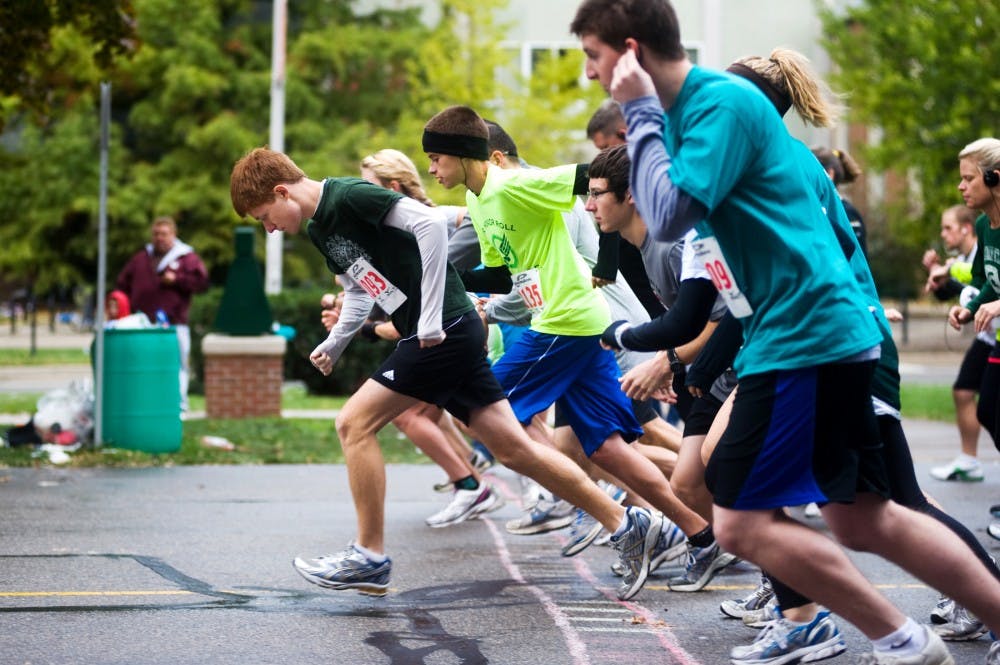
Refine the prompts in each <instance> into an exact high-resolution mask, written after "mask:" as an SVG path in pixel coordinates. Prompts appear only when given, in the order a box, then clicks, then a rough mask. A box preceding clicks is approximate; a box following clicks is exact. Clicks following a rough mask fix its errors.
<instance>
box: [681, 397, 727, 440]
mask: <svg viewBox="0 0 1000 665" xmlns="http://www.w3.org/2000/svg"><path fill="white" fill-rule="evenodd" d="M721 408H722V402H720V401H719V400H718V398H716V397H715V396H714V395H712V394H710V393H705V394H704V395H702V396H701V397H695V398H694V401H693V402H692V403H691V410H690V411H688V417H687V418H685V419H684V436H685V437H689V436H704V435H706V434H708V430H709V428H711V427H712V422H713V421H714V420H715V415H716V414H717V413H718V412H719V409H721Z"/></svg>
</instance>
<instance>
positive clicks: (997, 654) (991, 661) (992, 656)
mask: <svg viewBox="0 0 1000 665" xmlns="http://www.w3.org/2000/svg"><path fill="white" fill-rule="evenodd" d="M986 665H1000V640H997V641H996V642H994V643H993V644H992V645H991V646H990V650H989V652H988V653H987V654H986Z"/></svg>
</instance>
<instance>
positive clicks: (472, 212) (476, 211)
mask: <svg viewBox="0 0 1000 665" xmlns="http://www.w3.org/2000/svg"><path fill="white" fill-rule="evenodd" d="M576 171H577V167H576V165H575V164H571V165H566V166H558V167H555V168H551V169H515V170H505V169H500V168H497V167H490V169H489V171H488V172H487V175H486V183H485V184H484V185H483V189H482V191H481V192H480V193H479V195H478V196H477V195H475V194H474V193H473V192H471V191H470V192H468V193H467V194H466V203H467V205H468V208H469V216H470V217H471V219H472V223H473V225H474V226H475V228H476V234H477V235H478V236H479V243H480V246H481V250H482V257H483V264H484V265H486V266H488V267H496V266H502V265H505V266H507V267H508V268H509V269H510V272H511V275H512V276H513V277H514V279H515V288H516V287H517V284H518V281H517V280H518V279H519V278H518V275H520V274H522V273H527V274H526V275H525V276H529V275H533V274H534V273H533V272H532V271H533V270H537V271H538V273H537V275H538V282H539V284H538V290H539V292H540V293H538V294H536V295H539V296H540V301H536V302H541V303H544V305H543V307H542V309H541V311H540V312H537V313H535V315H534V316H533V317H532V319H531V328H532V330H535V331H537V332H541V333H546V334H550V335H571V336H576V337H584V336H589V335H599V334H601V333H602V332H604V329H605V328H607V327H608V325H609V324H610V323H611V314H610V313H609V310H608V305H607V303H606V302H605V301H604V299H603V298H602V297H601V296H600V294H599V293H598V292H597V291H596V290H595V289H594V288H593V286H592V284H591V280H590V269H589V268H588V267H587V264H586V263H585V262H584V260H583V258H582V257H581V256H580V253H579V252H577V250H576V247H574V246H573V241H572V239H571V238H570V236H569V233H568V232H567V230H566V225H565V223H564V222H563V217H562V213H563V212H565V211H567V210H569V209H571V208H572V207H573V202H574V200H575V199H574V196H573V186H574V182H575V179H576ZM529 288H530V285H529ZM529 304H531V303H529Z"/></svg>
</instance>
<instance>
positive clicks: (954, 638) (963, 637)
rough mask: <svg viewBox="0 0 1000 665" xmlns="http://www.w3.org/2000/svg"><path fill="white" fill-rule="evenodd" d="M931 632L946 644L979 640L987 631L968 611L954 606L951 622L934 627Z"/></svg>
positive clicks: (959, 606)
mask: <svg viewBox="0 0 1000 665" xmlns="http://www.w3.org/2000/svg"><path fill="white" fill-rule="evenodd" d="M931 630H933V631H934V632H935V633H937V634H938V635H940V636H941V639H942V640H945V641H947V642H969V641H972V640H977V639H979V638H980V637H982V636H983V635H985V634H986V632H987V631H988V630H989V629H988V628H987V627H986V626H985V624H983V622H982V621H980V620H979V619H977V618H976V617H974V616H973V615H972V614H970V613H969V610H967V609H965V608H964V607H962V606H961V605H956V606H955V612H954V614H953V615H952V617H951V621H949V622H948V623H942V624H937V625H934V626H932V627H931Z"/></svg>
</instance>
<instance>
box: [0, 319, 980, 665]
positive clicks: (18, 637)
mask: <svg viewBox="0 0 1000 665" xmlns="http://www.w3.org/2000/svg"><path fill="white" fill-rule="evenodd" d="M3 338H4V334H3V332H2V331H0V340H3ZM80 342H81V339H80V336H79V335H68V336H67V337H66V338H65V339H60V340H58V341H57V342H56V341H53V343H63V344H79V343H80ZM87 344H89V338H88V339H87V340H86V341H84V342H83V346H81V348H84V346H85V345H87ZM960 348H964V342H963V344H962V347H960ZM960 355H961V354H960V352H959V351H950V352H949V351H947V350H942V349H938V350H931V351H916V350H914V351H904V353H903V375H904V380H926V381H928V382H933V383H949V382H950V381H951V379H952V377H953V374H954V371H955V367H956V366H957V360H958V359H959V358H960ZM8 371H9V370H3V369H0V390H5V389H10V390H13V391H15V392H24V391H25V390H29V391H35V390H38V389H37V388H32V389H25V388H20V387H18V388H16V389H15V388H13V387H11V388H8V387H9V386H24V385H28V384H29V383H28V382H29V381H36V382H37V383H36V384H34V385H45V386H48V387H64V386H65V385H66V383H68V382H67V381H66V378H67V376H71V375H72V373H73V372H77V371H82V374H80V375H76V376H77V377H82V376H86V375H87V373H88V369H87V366H86V365H81V366H80V367H79V368H76V367H71V368H68V369H65V371H66V372H68V374H66V375H63V374H61V373H60V372H61V371H63V370H61V369H60V370H57V369H55V368H51V367H47V368H41V369H39V370H37V371H35V370H31V371H26V370H24V369H20V370H16V371H12V372H11V373H5V372H8ZM70 380H72V379H70ZM42 389H47V388H42ZM905 427H906V431H907V434H908V436H909V438H910V441H911V445H912V448H913V455H914V459H915V462H916V464H917V472H918V477H919V478H920V480H921V482H922V483H923V484H924V488H925V490H927V491H929V492H931V493H932V494H933V495H934V496H935V497H936V498H937V499H938V500H939V501H940V502H941V503H942V504H943V505H944V506H945V507H946V508H947V509H948V510H949V511H950V512H951V513H952V514H953V515H954V516H955V517H957V518H958V519H959V520H961V521H963V522H964V523H965V524H967V525H968V526H969V527H970V528H971V529H972V530H973V531H974V532H975V533H976V535H977V537H979V538H980V540H981V541H982V542H983V543H984V545H985V546H986V547H987V548H988V549H990V551H991V552H992V553H994V554H996V555H1000V542H997V541H993V540H991V539H990V538H989V537H988V536H987V535H986V534H985V527H986V525H987V524H988V523H989V521H990V517H989V515H988V514H987V507H988V506H989V505H991V504H993V503H1000V453H997V451H996V450H995V449H994V447H993V445H992V442H991V441H989V440H988V439H984V440H983V441H982V444H981V446H980V450H981V456H982V459H983V461H984V464H985V468H986V481H985V482H982V483H974V484H956V483H943V482H938V481H934V480H931V479H930V478H929V476H928V473H927V471H928V468H929V466H930V465H931V464H932V463H934V462H938V461H942V460H944V459H948V458H950V457H951V456H952V455H953V454H954V453H955V451H956V450H957V444H956V435H955V431H954V427H953V426H952V425H950V424H948V423H929V422H921V421H906V423H905ZM439 475H440V472H439V471H438V470H437V469H436V467H434V466H432V465H425V466H420V465H418V466H397V467H392V468H390V470H389V483H388V496H387V517H386V519H387V549H388V551H389V554H390V555H391V556H392V557H393V560H394V568H393V578H392V590H391V593H390V594H389V595H388V596H387V597H385V598H383V599H372V598H368V597H365V596H360V595H357V594H354V593H351V592H333V591H325V590H323V589H319V588H318V587H314V586H312V585H309V584H308V583H306V582H305V581H304V580H302V579H301V578H300V577H299V576H298V575H297V574H296V573H295V572H294V571H293V569H292V567H291V559H292V558H293V557H294V556H296V555H300V554H301V555H317V554H325V553H332V552H334V551H336V550H338V549H340V548H341V547H342V546H343V545H344V544H346V543H347V542H348V541H349V540H350V539H351V538H352V537H353V536H354V517H353V508H352V505H351V500H350V496H349V492H348V488H347V480H346V473H345V469H344V467H342V466H262V467H178V468H150V469H131V470H130V469H103V470H102V469H63V468H51V467H39V468H34V469H0V502H2V503H0V505H2V506H3V510H2V512H0V613H2V615H3V617H2V626H3V629H2V632H0V635H2V637H0V663H4V664H6V663H20V664H27V663H32V664H41V663H88V664H89V663H102V664H104V663H107V664H112V663H114V664H117V663H122V664H125V663H129V664H133V663H141V664H144V663H150V664H161V663H162V664H175V663H185V664H186V663H191V664H200V663H205V664H214V663H224V664H228V663H234V664H235V663H240V664H248V663H249V664H256V663H261V664H266V663H294V664H311V663H324V664H331V663H332V664H335V665H339V664H345V665H347V664H350V665H367V664H373V665H374V664H392V665H411V664H426V665H449V664H462V665H472V664H481V663H495V664H501V665H508V664H514V665H520V664H522V663H523V664H525V665H536V664H540V663H544V664H553V665H563V664H567V665H612V664H619V663H621V664H628V665H634V664H635V663H662V664H667V665H675V664H676V665H715V664H722V663H726V662H728V659H727V654H728V651H729V649H730V648H731V647H732V646H733V645H735V644H742V643H746V642H748V641H750V640H752V639H753V637H754V636H755V635H756V633H755V631H753V630H751V629H748V628H745V627H743V626H742V625H741V624H740V623H739V622H737V621H735V620H726V619H724V618H723V617H722V615H721V614H720V613H719V611H718V605H719V603H720V602H721V601H722V600H724V599H727V598H730V597H738V596H743V595H745V594H746V593H748V592H749V591H750V590H751V589H752V588H753V587H754V586H755V585H756V583H757V580H758V573H757V571H756V570H755V569H753V568H752V567H751V566H749V565H746V564H741V565H739V566H737V567H735V568H733V569H731V570H728V571H726V573H725V574H723V575H721V576H719V577H717V578H716V579H715V580H714V581H713V583H712V584H711V585H709V587H708V588H707V589H706V590H705V591H703V592H701V593H696V594H681V593H676V592H670V591H669V590H668V589H667V586H666V578H665V577H664V576H662V575H658V576H655V577H653V578H652V579H651V580H650V582H649V583H648V584H647V586H646V588H645V589H644V590H643V591H642V592H641V593H640V594H639V595H638V596H637V597H636V598H635V599H634V600H633V601H631V602H627V603H622V602H619V601H618V600H617V599H616V598H615V595H614V589H615V586H616V585H617V578H615V577H613V576H612V575H611V574H610V571H609V569H608V566H609V565H610V563H611V562H612V561H613V560H614V556H613V553H612V551H611V550H609V549H608V548H606V547H592V548H590V549H588V550H587V551H585V552H584V553H583V554H581V555H580V556H578V557H575V558H572V559H565V558H562V557H561V556H560V555H559V548H560V546H561V544H562V542H564V539H565V532H556V533H553V534H544V535H540V536H513V535H510V534H508V533H507V532H506V531H505V530H504V527H503V524H504V522H505V521H506V520H508V519H513V518H515V517H517V516H518V515H519V509H518V507H517V505H516V504H517V499H516V491H517V482H516V480H515V478H514V477H513V474H511V473H510V472H508V471H506V470H503V469H501V470H498V471H495V472H492V473H491V474H490V476H491V477H492V478H493V481H494V482H495V483H497V484H498V486H500V487H501V488H502V489H503V491H504V493H505V495H506V496H507V497H508V499H509V501H508V504H507V505H506V506H505V507H504V508H502V509H501V510H499V511H497V512H495V513H492V514H490V515H488V516H487V518H486V519H482V520H476V521H473V522H469V523H466V524H462V525H457V526H454V527H450V528H446V529H430V528H428V527H426V526H425V525H424V523H423V519H424V518H425V517H426V516H427V515H429V514H431V513H433V512H435V511H436V510H437V509H439V508H440V507H441V506H442V505H443V503H444V502H445V501H446V500H447V497H446V496H444V495H440V494H435V493H433V491H432V490H431V485H432V484H433V483H434V482H437V481H439V480H440V478H439ZM796 514H797V515H798V513H796ZM802 519H803V521H807V522H808V523H810V524H811V525H813V526H814V527H815V528H818V529H823V528H824V526H823V524H822V521H821V520H816V521H809V520H805V519H804V518H802ZM852 558H853V559H854V560H855V562H856V563H857V564H858V565H859V566H860V567H861V568H862V570H863V571H864V572H865V573H866V574H867V575H868V576H869V577H870V578H871V579H872V580H873V582H875V583H876V584H877V585H878V586H879V588H880V589H882V590H883V592H884V593H885V594H887V595H888V596H889V597H890V598H892V599H893V601H894V602H896V603H897V604H898V605H899V606H900V607H902V608H903V610H904V611H906V612H907V613H908V614H910V615H911V616H913V617H915V618H917V619H918V620H926V617H927V613H928V611H929V610H930V608H931V607H932V606H933V604H934V602H935V600H936V598H937V594H936V592H934V591H933V590H931V589H928V588H927V587H926V586H924V585H923V584H922V583H920V582H919V581H917V580H915V579H913V578H912V577H910V576H909V575H907V574H905V573H903V572H902V571H900V570H899V569H897V568H895V567H893V566H891V565H888V564H886V563H885V562H883V561H881V560H880V559H878V558H876V557H873V556H871V555H852ZM840 625H841V628H842V630H843V631H844V634H845V639H846V640H847V641H848V645H849V649H848V652H847V654H845V655H842V656H840V657H838V658H836V659H832V660H829V661H827V662H830V663H832V664H833V665H846V664H847V663H853V662H856V660H857V658H858V656H859V654H860V653H862V652H864V651H866V650H867V649H868V648H869V647H868V644H867V641H866V640H865V639H864V638H863V637H862V636H861V635H860V634H859V633H858V632H857V631H856V630H854V629H853V628H851V627H849V626H846V625H844V624H843V623H842V622H841V624H840ZM987 647H988V642H987V641H986V640H985V639H982V640H979V641H977V642H974V643H968V644H954V645H952V646H951V649H952V653H953V654H955V657H956V660H957V662H958V663H959V664H961V665H966V664H975V665H978V664H979V663H981V662H982V659H983V657H984V654H985V651H986V649H987Z"/></svg>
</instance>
